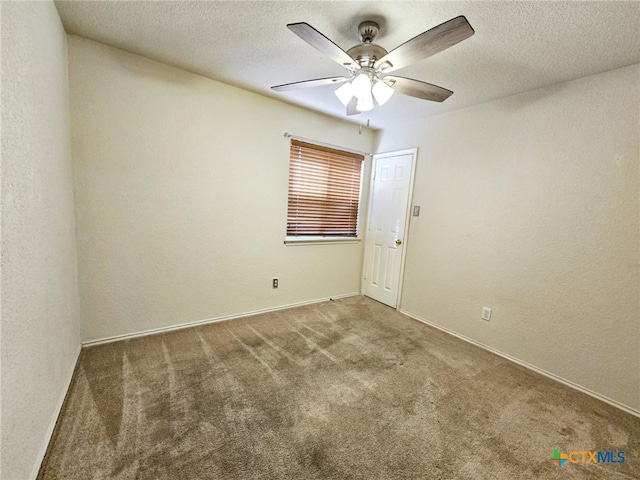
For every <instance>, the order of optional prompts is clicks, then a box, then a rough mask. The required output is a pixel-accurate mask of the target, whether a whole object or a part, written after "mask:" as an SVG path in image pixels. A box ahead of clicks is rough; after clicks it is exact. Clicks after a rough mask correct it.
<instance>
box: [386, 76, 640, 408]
mask: <svg viewBox="0 0 640 480" xmlns="http://www.w3.org/2000/svg"><path fill="white" fill-rule="evenodd" d="M639 85H640V69H639V67H638V66H637V65H636V66H630V67H627V68H622V69H619V70H615V71H611V72H608V73H604V74H601V75H596V76H592V77H587V78H583V79H580V80H576V81H572V82H568V83H563V84H560V85H555V86H553V87H549V88H544V89H541V90H537V91H534V92H530V93H526V94H522V95H518V96H514V97H510V98H506V99H502V100H499V101H495V102H491V103H487V104H483V105H479V106H476V107H473V108H468V109H465V110H460V111H457V112H452V113H448V114H443V115H440V116H437V117H433V118H431V119H430V120H428V121H425V122H423V123H420V124H415V125H411V126H407V127H399V128H397V129H393V130H387V131H384V132H383V133H382V135H381V137H380V143H379V150H380V151H386V150H393V149H399V148H406V147H414V146H418V147H419V154H418V157H419V159H418V168H417V177H416V183H415V194H414V201H413V203H414V204H416V205H421V206H422V213H421V216H420V217H417V218H413V217H412V223H411V227H410V235H409V241H408V245H407V248H408V252H407V266H406V273H405V278H404V290H403V297H402V310H403V311H406V312H409V313H410V314H412V315H414V316H416V317H418V318H421V319H424V320H427V321H429V322H433V323H434V324H437V325H439V326H441V327H444V328H446V329H448V330H450V331H452V332H456V333H457V334H460V335H463V336H465V337H467V338H469V339H472V340H474V341H476V342H479V343H481V344H484V345H486V346H489V347H491V348H493V349H495V350H497V351H499V352H502V353H505V354H507V355H511V356H512V357H515V358H517V359H519V360H520V361H523V362H526V363H529V364H531V365H533V366H535V367H537V368H539V369H542V370H545V371H547V372H550V373H552V374H554V375H557V376H559V377H562V378H564V379H566V380H568V381H570V382H574V383H576V384H578V385H580V386H582V387H584V388H586V389H588V390H591V391H594V392H597V393H598V394H600V395H602V396H605V397H608V398H610V399H613V400H614V401H616V402H619V403H621V404H624V405H626V406H628V407H630V408H632V409H635V410H636V411H640V311H639V305H638V302H639V292H640V283H639V271H638V265H639V264H638V262H639V259H640V257H639V250H638V247H639V235H638V223H639V218H640V217H639V205H638V201H639V195H638V194H639V186H640V183H639V178H638V176H639V166H640V163H639V156H640V153H639V145H638V142H639V135H640V130H639V115H638V106H639V105H640V92H639V88H640V87H639ZM483 306H487V307H491V308H493V316H492V318H491V321H490V322H489V323H487V322H484V321H482V320H480V311H481V308H482V307H483Z"/></svg>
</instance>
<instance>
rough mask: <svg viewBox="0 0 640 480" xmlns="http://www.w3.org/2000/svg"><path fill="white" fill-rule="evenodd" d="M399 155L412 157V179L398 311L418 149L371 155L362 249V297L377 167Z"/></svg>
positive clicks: (400, 285)
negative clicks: (379, 162) (382, 161)
mask: <svg viewBox="0 0 640 480" xmlns="http://www.w3.org/2000/svg"><path fill="white" fill-rule="evenodd" d="M399 155H411V156H412V161H411V177H410V179H409V193H408V195H407V212H406V219H405V222H404V232H403V235H402V238H403V240H402V241H403V243H404V248H403V249H402V255H401V257H400V273H399V278H398V297H397V298H396V310H397V311H400V306H401V302H402V287H403V285H404V267H405V262H406V258H407V244H408V237H409V223H410V222H411V210H412V203H413V185H414V183H415V179H416V164H417V163H418V147H413V148H405V149H402V150H393V151H389V152H382V153H374V154H372V155H371V159H372V161H371V173H370V175H369V194H368V198H367V223H366V224H365V229H364V230H365V238H364V248H363V249H362V274H361V276H360V295H364V282H365V279H364V275H365V269H366V267H367V242H368V239H367V237H368V236H369V225H370V224H371V211H372V208H371V207H372V205H373V186H374V181H375V174H376V165H377V162H378V159H379V158H387V157H397V156H399Z"/></svg>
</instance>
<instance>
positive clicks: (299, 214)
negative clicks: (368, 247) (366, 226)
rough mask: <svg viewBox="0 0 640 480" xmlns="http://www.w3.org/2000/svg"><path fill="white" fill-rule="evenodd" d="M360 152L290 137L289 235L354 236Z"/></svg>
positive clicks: (355, 233) (356, 221)
mask: <svg viewBox="0 0 640 480" xmlns="http://www.w3.org/2000/svg"><path fill="white" fill-rule="evenodd" d="M363 160H364V156H363V155H358V154H355V153H351V152H344V151H342V150H337V149H333V148H328V147H323V146H320V145H313V144H311V143H306V142H300V141H298V140H292V141H291V149H290V155H289V194H288V209H287V235H288V236H327V237H356V236H357V234H358V231H357V230H358V212H359V207H360V185H361V176H362V161H363Z"/></svg>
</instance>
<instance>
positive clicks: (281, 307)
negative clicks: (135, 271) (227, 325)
mask: <svg viewBox="0 0 640 480" xmlns="http://www.w3.org/2000/svg"><path fill="white" fill-rule="evenodd" d="M358 295H360V292H352V293H343V294H341V295H333V296H331V297H324V298H316V299H315V300H306V301H303V302H297V303H289V304H285V305H279V306H277V307H270V308H263V309H260V310H252V311H248V312H242V313H237V314H232V315H223V316H221V317H214V318H206V319H204V320H196V321H194V322H187V323H180V324H176V325H170V326H168V327H160V328H152V329H150V330H142V331H139V332H133V333H125V334H123V335H114V336H113V337H105V338H100V339H97V340H88V341H86V342H82V346H83V347H89V346H93V345H101V344H103V343H111V342H117V341H119V340H126V339H128V338H136V337H144V336H147V335H155V334H157V333H165V332H171V331H173V330H181V329H183V328H189V327H195V326H197V325H206V324H208V323H217V322H224V321H227V320H234V319H236V318H243V317H250V316H251V315H259V314H261V313H269V312H276V311H278V310H286V309H288V308H294V307H303V306H305V305H313V304H314V303H320V302H326V301H329V300H332V299H339V298H347V297H355V296H358Z"/></svg>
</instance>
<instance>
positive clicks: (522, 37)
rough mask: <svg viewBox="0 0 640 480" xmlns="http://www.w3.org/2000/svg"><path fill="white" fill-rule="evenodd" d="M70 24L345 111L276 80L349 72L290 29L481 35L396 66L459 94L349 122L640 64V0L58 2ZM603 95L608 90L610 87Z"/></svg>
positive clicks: (344, 35) (384, 38) (344, 39)
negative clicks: (464, 22)
mask: <svg viewBox="0 0 640 480" xmlns="http://www.w3.org/2000/svg"><path fill="white" fill-rule="evenodd" d="M56 6H57V8H58V11H59V13H60V17H61V18H62V22H63V24H64V26H65V28H66V30H67V32H69V33H72V34H76V35H80V36H83V37H86V38H89V39H93V40H96V41H99V42H102V43H106V44H108V45H112V46H115V47H118V48H121V49H123V50H127V51H130V52H133V53H137V54H140V55H143V56H145V57H148V58H151V59H154V60H158V61H161V62H165V63H168V64H170V65H174V66H177V67H180V68H183V69H185V70H189V71H191V72H195V73H199V74H201V75H204V76H207V77H210V78H213V79H215V80H219V81H221V82H225V83H228V84H231V85H236V86H238V87H241V88H244V89H246V90H249V91H252V92H257V93H260V94H264V95H267V96H270V97H273V98H277V99H280V100H283V101H286V102H290V103H293V104H297V105H301V106H304V107H307V108H310V109H313V110H316V111H320V112H324V113H327V114H330V115H334V116H337V117H341V118H346V116H345V112H344V107H343V106H342V105H341V104H340V102H339V101H338V100H337V98H336V97H335V96H334V95H333V92H332V90H333V89H335V88H336V87H335V86H324V87H316V88H312V89H304V90H298V91H292V92H283V93H276V92H273V91H272V90H271V89H270V87H271V86H273V85H278V84H283V83H290V82H296V81H301V80H308V79H313V78H321V77H328V76H334V75H337V76H340V75H342V74H344V69H343V68H342V67H340V66H339V65H337V64H335V63H333V62H332V61H331V60H330V59H328V58H326V57H325V56H323V54H321V53H319V52H318V51H316V50H315V49H313V48H312V47H311V46H309V45H308V44H306V43H305V42H304V41H303V40H301V39H300V38H299V37H297V36H296V35H295V34H293V33H292V32H291V31H289V30H288V29H287V28H286V24H287V23H294V22H307V23H309V24H311V25H313V26H314V27H315V28H316V29H318V30H319V31H321V32H322V33H324V34H325V35H326V36H327V37H329V38H330V39H332V40H333V41H334V42H335V43H337V44H338V45H339V46H340V47H342V48H343V49H344V50H347V49H349V48H350V47H352V46H354V45H356V44H358V43H359V40H358V36H357V26H358V24H359V23H360V22H361V21H363V20H375V21H377V22H378V23H379V24H380V27H381V32H380V35H379V36H378V38H377V39H376V43H378V44H380V45H381V46H383V47H384V48H386V49H387V50H392V49H393V48H395V47H396V46H398V45H400V44H401V43H404V42H405V41H407V40H408V39H410V38H412V37H414V36H416V35H418V34H420V33H422V32H423V31H425V30H427V29H429V28H432V27H434V26H436V25H438V24H440V23H442V22H444V21H446V20H449V19H450V18H452V17H455V16H458V15H465V16H466V17H467V19H468V21H469V23H470V24H471V25H472V26H473V28H474V29H475V31H476V33H475V35H474V36H472V37H471V38H469V39H467V40H465V41H463V42H462V43H460V44H458V45H455V46H453V47H451V48H450V49H448V50H445V51H443V52H441V53H439V54H437V55H435V56H433V57H430V58H428V59H426V60H423V61H421V62H419V63H416V64H414V65H411V66H408V67H406V68H403V69H401V70H398V71H397V74H398V75H402V76H405V77H410V78H415V79H418V80H422V81H426V82H429V83H433V84H436V85H440V86H442V87H445V88H448V89H450V90H453V91H454V94H453V96H451V97H450V98H449V99H448V100H446V101H445V102H444V103H442V104H437V103H433V102H428V101H425V100H419V99H416V98H411V97H406V96H403V95H398V94H396V95H394V96H393V97H392V99H391V100H390V101H389V102H388V103H387V104H386V105H384V106H382V107H378V108H376V109H374V110H373V111H371V112H368V113H364V114H360V115H357V116H354V117H349V120H352V121H356V122H358V123H363V124H365V123H366V122H367V120H370V122H371V127H373V128H385V127H389V126H392V125H398V124H399V123H404V122H410V121H415V120H417V119H419V118H423V117H427V116H430V115H434V114H438V113H442V112H446V111H450V110H455V109H459V108H463V107H467V106H471V105H476V104H479V103H482V102H486V101H489V100H493V99H496V98H501V97H506V96H509V95H513V94H517V93H521V92H525V91H529V90H534V89H537V88H540V87H544V86H548V85H552V84H555V83H558V82H563V81H566V80H571V79H575V78H580V77H583V76H586V75H592V74H595V73H599V72H604V71H607V70H611V69H614V68H618V67H622V66H626V65H630V64H634V63H640V2H638V1H626V2H610V1H605V2H593V1H589V2H578V1H570V2H542V1H534V2H479V1H472V2H447V1H438V2H431V1H413V2H400V1H395V2H371V1H370V2H346V1H341V2H333V1H298V2H293V1H277V2H272V1H257V2H250V1H234V2H224V1H198V2H183V1H173V2H150V1H137V2H120V1H103V2H99V1H98V2H96V1H89V2H85V1H57V2H56ZM603 95H606V92H603Z"/></svg>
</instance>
